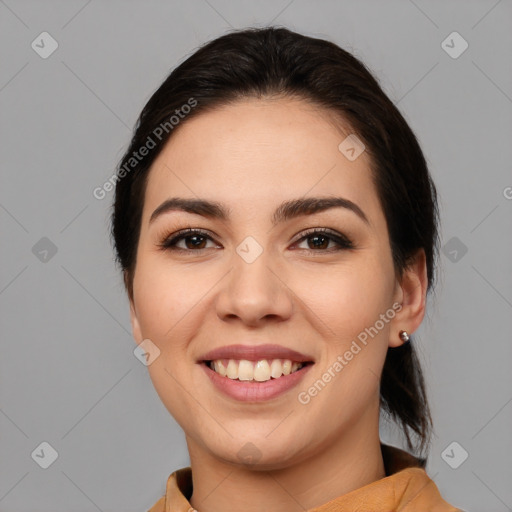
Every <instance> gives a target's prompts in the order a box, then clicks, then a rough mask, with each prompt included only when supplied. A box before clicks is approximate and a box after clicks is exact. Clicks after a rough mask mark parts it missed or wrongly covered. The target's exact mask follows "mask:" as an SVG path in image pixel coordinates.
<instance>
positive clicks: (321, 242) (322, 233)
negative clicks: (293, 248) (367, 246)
mask: <svg viewBox="0 0 512 512" xmlns="http://www.w3.org/2000/svg"><path fill="white" fill-rule="evenodd" d="M304 241H305V242H306V243H307V247H299V249H306V250H309V251H316V252H331V251H340V250H343V249H353V248H354V244H353V243H352V242H351V241H350V240H349V239H348V238H347V237H346V236H345V235H342V234H341V233H336V232H333V231H331V230H328V229H325V228H323V229H318V228H315V229H313V230H311V231H309V232H306V233H305V234H304V235H303V236H302V238H300V240H299V241H298V243H302V242H304ZM330 244H333V245H330Z"/></svg>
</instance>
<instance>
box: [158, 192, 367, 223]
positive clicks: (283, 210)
mask: <svg viewBox="0 0 512 512" xmlns="http://www.w3.org/2000/svg"><path fill="white" fill-rule="evenodd" d="M331 208H345V209H347V210H349V211H351V212H353V213H355V214H356V215H357V216H358V217H359V218H360V219H362V220H363V221H364V222H365V223H366V224H368V225H369V224H370V222H369V221H368V218H367V217H366V215H365V214H364V212H363V210H361V208H360V207H359V206H358V205H357V204H355V203H354V202H352V201H350V200H349V199H345V198H343V197H307V198H299V199H292V200H289V201H285V202H284V203H282V204H281V205H280V206H279V207H278V208H277V209H276V210H275V211H274V214H273V215H272V219H271V220H272V224H273V225H274V226H275V225H276V224H279V223H281V222H285V221H287V220H290V219H293V218H296V217H300V216H302V215H312V214H315V213H319V212H323V211H325V210H329V209H331ZM170 211H183V212H187V213H193V214H195V215H202V216H203V217H207V218H211V219H219V220H222V221H228V220H229V213H230V209H228V208H225V207H224V206H223V205H222V204H220V203H218V202H215V201H207V200H205V199H186V198H181V197H172V198H170V199H167V200H166V201H164V202H163V203H162V204H161V205H160V206H159V207H158V208H157V209H156V210H155V211H154V212H153V213H152V214H151V217H150V219H149V224H151V223H152V222H153V221H155V219H156V218H157V217H159V216H161V215H163V214H164V213H167V212H170Z"/></svg>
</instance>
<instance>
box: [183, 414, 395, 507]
mask: <svg viewBox="0 0 512 512" xmlns="http://www.w3.org/2000/svg"><path fill="white" fill-rule="evenodd" d="M366 420H367V418H366ZM361 432H363V433H364V435H362V434H361ZM187 444H188V449H189V453H190V462H191V468H192V477H193V494H192V497H191V499H190V500H189V501H190V504H191V505H192V507H193V508H194V509H196V510H198V511H199V512H225V511H226V510H244V511H245V512H262V511H265V512H286V511H289V510H291V509H292V507H293V509H297V510H299V509H301V508H302V509H303V510H309V509H311V508H314V507H318V506H320V505H323V504H325V503H327V502H328V501H330V500H332V499H335V498H337V497H339V496H342V495H344V494H347V493H349V492H351V491H353V490H355V489H358V488H360V487H363V486H365V485H368V484H370V483H372V482H375V481H376V480H380V479H381V478H384V477H385V476H386V475H385V470H384V461H383V459H382V453H381V449H380V438H379V432H378V420H377V428H376V431H372V432H364V430H361V428H360V425H357V424H356V425H354V428H353V429H352V430H351V431H350V432H348V433H347V432H344V433H343V435H339V436H338V438H337V440H336V442H335V443H334V444H333V443H329V444H328V446H327V448H325V449H319V450H318V451H315V454H314V455H313V456H311V457H309V458H307V459H304V460H301V461H300V462H299V463H297V464H294V465H291V466H289V467H286V468H280V469H276V470H268V471H261V470H259V471H258V470H251V469H247V468H244V467H240V466H238V465H235V464H230V463H226V462H225V461H221V460H219V459H218V458H216V457H213V456H212V455H211V454H210V453H206V452H205V451H204V450H203V449H202V448H200V447H199V446H198V445H197V444H195V443H194V442H193V441H192V440H191V439H190V438H188V437H187Z"/></svg>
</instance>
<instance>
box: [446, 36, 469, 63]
mask: <svg viewBox="0 0 512 512" xmlns="http://www.w3.org/2000/svg"><path fill="white" fill-rule="evenodd" d="M468 46H469V44H468V42H467V41H466V40H465V39H464V38H463V37H462V36H461V35H460V34H459V33H458V32H452V33H451V34H450V35H449V36H448V37H447V38H446V39H445V40H444V41H443V42H442V43H441V48H442V49H443V50H444V51H445V52H446V53H447V54H448V55H449V56H450V57H451V58H452V59H458V58H459V57H460V56H461V55H462V54H463V53H464V52H465V51H466V50H467V49H468Z"/></svg>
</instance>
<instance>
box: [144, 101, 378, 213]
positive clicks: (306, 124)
mask: <svg viewBox="0 0 512 512" xmlns="http://www.w3.org/2000/svg"><path fill="white" fill-rule="evenodd" d="M350 134H351V130H350V128H349V127H348V126H342V125H341V124H340V123H339V122H338V123H337V122H335V120H334V117H333V116H331V115H330V114H329V113H328V112H327V111H326V110H325V109H322V108H320V107H317V106H315V105H312V104H310V103H307V102H305V101H302V100H297V99H289V98H287V99H285V98H273V99H268V98H267V99H244V100H240V101H237V102H236V103H232V104H229V105H226V106H223V107H220V108H218V109H215V110H212V111H209V112H204V113H199V114H198V115H197V116H196V117H193V118H191V119H189V120H186V119H185V122H183V124H182V125H181V126H179V129H177V130H176V132H175V133H174V134H173V135H172V137H171V138H170V139H169V141H168V142H167V144H166V146H165V147H164V148H163V150H162V152H161V153H160V154H159V156H158V157H157V159H156V160H155V162H154V163H153V165H152V167H151V170H150V176H149V180H148V185H147V189H146V198H145V207H144V218H145V219H146V220H147V217H148V216H149V215H151V212H152V211H153V210H154V208H156V207H157V206H158V205H159V204H160V203H161V202H163V201H165V200H166V199H167V198H168V197H169V196H171V195H172V196H183V197H201V198H208V199H214V200H216V201H219V202H223V203H225V204H226V205H228V206H229V207H230V208H231V209H232V210H235V211H236V210H237V209H238V208H245V209H249V210H252V211H261V210H262V208H264V207H265V206H267V205H268V207H269V208H271V207H273V206H274V205H275V203H276V201H282V200H286V199H289V198H296V197H303V196H307V195H341V196H343V197H345V198H347V199H349V200H351V201H353V202H355V203H357V204H360V205H362V204H364V205H367V206H366V208H367V209H368V208H369V209H370V210H371V209H372V208H373V209H377V210H378V209H379V205H378V200H377V195H376V190H375V186H374V184H373V180H372V177H371V172H370V158H369V156H368V155H367V153H366V152H365V151H363V152H362V153H361V154H360V156H358V157H357V158H356V159H355V160H351V159H349V158H347V154H346V153H344V152H343V151H340V149H339V146H340V144H342V143H343V142H344V141H345V139H346V138H347V136H349V135H350ZM349 140H352V139H349ZM344 147H345V146H343V145H342V149H343V148H344ZM357 149H359V148H357V147H356V150H357ZM349 155H350V154H349ZM371 203H376V204H373V206H372V204H371ZM371 214H372V213H371V211H370V215H371ZM375 214H378V211H376V212H375Z"/></svg>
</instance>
